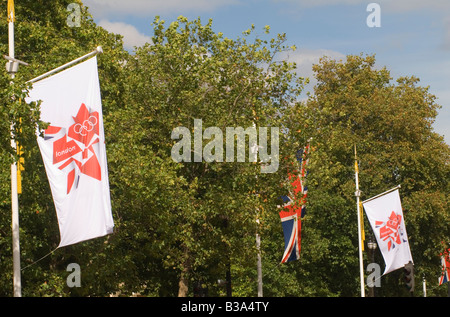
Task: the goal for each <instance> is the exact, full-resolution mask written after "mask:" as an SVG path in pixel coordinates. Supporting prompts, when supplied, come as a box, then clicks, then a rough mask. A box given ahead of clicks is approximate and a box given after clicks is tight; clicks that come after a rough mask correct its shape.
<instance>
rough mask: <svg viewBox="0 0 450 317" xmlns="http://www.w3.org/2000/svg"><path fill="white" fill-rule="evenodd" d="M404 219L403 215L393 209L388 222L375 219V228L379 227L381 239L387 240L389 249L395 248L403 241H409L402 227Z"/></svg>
mask: <svg viewBox="0 0 450 317" xmlns="http://www.w3.org/2000/svg"><path fill="white" fill-rule="evenodd" d="M402 220H403V219H402V216H401V215H399V214H396V213H395V212H394V211H392V213H391V215H390V216H389V218H388V220H387V221H386V222H384V221H375V228H377V229H379V235H380V239H381V240H383V241H387V245H388V251H391V250H392V249H395V246H396V245H399V244H401V243H402V242H407V240H406V239H405V235H404V233H403V230H402V227H401V223H402Z"/></svg>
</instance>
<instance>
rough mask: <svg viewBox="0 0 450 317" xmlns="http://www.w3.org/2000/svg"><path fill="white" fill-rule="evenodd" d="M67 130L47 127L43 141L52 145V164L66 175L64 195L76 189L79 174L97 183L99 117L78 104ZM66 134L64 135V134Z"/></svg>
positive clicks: (99, 176)
mask: <svg viewBox="0 0 450 317" xmlns="http://www.w3.org/2000/svg"><path fill="white" fill-rule="evenodd" d="M72 118H73V124H72V125H71V126H70V127H69V128H67V129H66V128H63V127H57V126H51V125H50V126H49V127H48V128H47V129H46V130H45V131H44V140H46V141H52V142H53V165H57V166H58V169H60V170H62V171H63V170H64V171H68V172H67V194H69V193H70V191H71V190H72V189H73V188H74V187H75V188H76V187H78V182H79V179H80V173H81V174H84V175H87V176H89V177H92V178H94V179H97V180H99V181H101V179H102V175H101V168H100V163H99V161H98V158H97V153H98V150H99V146H98V145H99V142H100V137H99V114H98V112H97V111H93V112H91V111H90V110H89V109H88V108H87V107H86V105H85V104H84V103H83V104H81V106H80V108H79V110H78V113H77V115H76V117H72ZM66 131H67V133H66ZM74 185H75V186H74Z"/></svg>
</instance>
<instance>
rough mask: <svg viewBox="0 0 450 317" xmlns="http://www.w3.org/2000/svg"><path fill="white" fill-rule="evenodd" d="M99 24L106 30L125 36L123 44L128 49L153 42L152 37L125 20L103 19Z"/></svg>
mask: <svg viewBox="0 0 450 317" xmlns="http://www.w3.org/2000/svg"><path fill="white" fill-rule="evenodd" d="M98 25H100V26H101V27H103V28H104V29H105V30H107V31H109V32H111V33H115V34H120V35H122V36H123V45H124V47H125V49H127V50H133V48H134V47H135V46H142V45H144V44H145V43H150V42H151V37H150V36H146V35H144V34H142V33H140V32H139V31H138V30H137V29H136V28H135V27H134V26H132V25H130V24H126V23H123V22H110V21H107V20H101V21H100V22H99V23H98Z"/></svg>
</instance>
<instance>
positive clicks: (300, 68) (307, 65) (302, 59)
mask: <svg viewBox="0 0 450 317" xmlns="http://www.w3.org/2000/svg"><path fill="white" fill-rule="evenodd" d="M324 56H327V57H329V58H330V59H335V60H338V61H339V60H344V61H345V59H346V55H345V54H342V53H340V52H337V51H332V50H328V49H307V48H301V49H297V50H296V51H294V52H289V55H287V56H285V58H286V59H287V60H288V61H289V62H295V63H296V64H297V74H298V76H301V77H304V78H306V77H308V78H309V80H310V84H309V86H308V87H307V88H312V87H313V86H314V85H315V84H316V79H315V76H314V72H313V70H312V66H313V65H314V64H318V63H319V60H320V58H322V57H324Z"/></svg>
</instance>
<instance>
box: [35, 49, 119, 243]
mask: <svg viewBox="0 0 450 317" xmlns="http://www.w3.org/2000/svg"><path fill="white" fill-rule="evenodd" d="M37 100H42V104H41V120H42V121H44V122H49V123H50V125H49V127H48V128H47V129H46V130H45V133H44V137H40V136H38V144H39V148H40V150H41V155H42V158H43V161H44V164H45V170H46V172H47V177H48V181H49V183H50V188H51V191H52V195H53V200H54V203H55V207H56V213H57V217H58V224H59V231H60V235H61V241H60V244H59V247H62V246H66V245H70V244H74V243H77V242H80V241H84V240H89V239H92V238H96V237H100V236H104V235H106V234H109V233H112V229H113V227H114V222H113V219H112V212H111V200H110V193H109V181H108V169H107V161H106V149H105V136H104V132H103V116H102V105H101V97H100V84H99V79H98V72H97V58H96V57H93V58H91V59H89V60H87V61H85V62H83V63H80V64H78V65H76V66H73V67H71V68H69V69H66V70H65V71H62V72H60V73H58V74H56V75H53V76H51V77H48V78H46V79H42V80H40V81H38V82H36V83H34V84H33V89H32V90H31V91H30V97H29V100H28V101H37Z"/></svg>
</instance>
